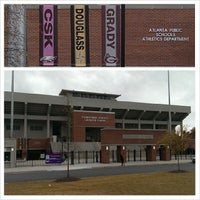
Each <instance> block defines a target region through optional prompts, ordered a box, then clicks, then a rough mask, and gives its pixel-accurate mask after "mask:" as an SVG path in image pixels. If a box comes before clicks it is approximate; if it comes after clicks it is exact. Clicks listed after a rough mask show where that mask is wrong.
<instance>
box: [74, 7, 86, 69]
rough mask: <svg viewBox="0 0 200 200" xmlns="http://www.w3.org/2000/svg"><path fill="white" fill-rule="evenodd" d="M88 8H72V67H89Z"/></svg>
mask: <svg viewBox="0 0 200 200" xmlns="http://www.w3.org/2000/svg"><path fill="white" fill-rule="evenodd" d="M88 24H89V23H88V6H86V5H74V6H71V37H72V66H76V67H85V66H88V65H89V31H88Z"/></svg>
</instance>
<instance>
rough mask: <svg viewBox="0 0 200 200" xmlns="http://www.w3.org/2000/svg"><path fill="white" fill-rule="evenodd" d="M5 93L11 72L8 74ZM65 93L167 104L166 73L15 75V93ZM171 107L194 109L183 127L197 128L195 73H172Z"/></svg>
mask: <svg viewBox="0 0 200 200" xmlns="http://www.w3.org/2000/svg"><path fill="white" fill-rule="evenodd" d="M4 89H5V91H10V90H11V71H5V77H4ZM62 89H67V90H81V91H90V92H101V93H112V94H119V95H121V97H119V98H118V100H122V101H133V102H145V103H162V104H168V84H167V71H163V70H162V71H158V70H151V71H147V70H145V71H144V70H137V71H136V70H131V69H130V70H116V69H114V70H107V69H105V70H104V69H101V70H99V69H96V70H91V69H73V70H70V69H69V70H65V71H64V70H55V69H54V70H53V71H52V70H51V71H46V70H45V71H44V70H40V71H38V70H37V71H36V70H31V71H30V70H29V71H21V70H20V71H15V92H26V93H36V94H49V95H58V94H59V92H60V91H61V90H62ZM170 94H171V95H170V96H171V104H174V105H185V106H191V109H192V113H191V114H190V115H189V116H188V117H187V118H186V119H185V120H184V125H186V126H188V127H194V126H195V72H194V70H181V71H175V70H172V71H170Z"/></svg>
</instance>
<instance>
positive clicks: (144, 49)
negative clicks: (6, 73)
mask: <svg viewBox="0 0 200 200" xmlns="http://www.w3.org/2000/svg"><path fill="white" fill-rule="evenodd" d="M101 20H102V17H101V10H100V9H90V10H89V23H90V25H89V37H90V65H91V66H101V62H102V60H101V58H102V46H101V45H102V40H101V38H102V24H101ZM27 21H28V23H27V65H28V66H38V65H39V10H37V9H28V10H27ZM6 22H7V11H6V12H5V64H6V63H7V61H6V60H7V59H6V56H7V55H6V52H7V32H8V30H7V25H6ZM149 28H182V30H183V31H182V33H181V34H179V35H178V34H177V36H183V37H189V41H187V42H144V41H142V37H144V36H148V35H150V34H149V32H148V30H149ZM70 30H71V28H70V11H69V10H67V9H59V10H58V65H59V66H70V65H71V32H70ZM194 31H195V12H194V9H138V10H137V9H127V10H126V42H125V49H126V53H125V54H126V57H125V59H126V60H125V62H126V66H194V65H195V63H194V62H195V57H194V56H195V41H194V40H195V33H194Z"/></svg>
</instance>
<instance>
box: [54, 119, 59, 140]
mask: <svg viewBox="0 0 200 200" xmlns="http://www.w3.org/2000/svg"><path fill="white" fill-rule="evenodd" d="M53 135H56V136H57V137H61V122H59V121H53Z"/></svg>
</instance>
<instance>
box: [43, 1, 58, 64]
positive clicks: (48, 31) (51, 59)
mask: <svg viewBox="0 0 200 200" xmlns="http://www.w3.org/2000/svg"><path fill="white" fill-rule="evenodd" d="M40 65H42V66H55V65H57V6H55V5H41V6H40Z"/></svg>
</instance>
